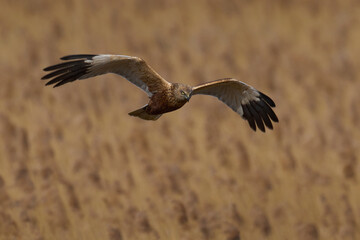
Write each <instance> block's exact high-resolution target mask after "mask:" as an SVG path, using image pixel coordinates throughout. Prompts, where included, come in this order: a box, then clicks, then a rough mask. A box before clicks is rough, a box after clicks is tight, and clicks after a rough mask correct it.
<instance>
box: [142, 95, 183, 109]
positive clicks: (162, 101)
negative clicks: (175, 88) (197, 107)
mask: <svg viewBox="0 0 360 240" xmlns="http://www.w3.org/2000/svg"><path fill="white" fill-rule="evenodd" d="M186 102H187V101H186V100H180V99H177V98H175V97H173V96H172V95H171V94H166V93H156V94H154V95H153V96H152V97H151V98H150V101H149V103H148V110H147V111H148V113H150V114H162V113H167V112H171V111H174V110H176V109H179V108H181V107H182V106H184V104H185V103H186Z"/></svg>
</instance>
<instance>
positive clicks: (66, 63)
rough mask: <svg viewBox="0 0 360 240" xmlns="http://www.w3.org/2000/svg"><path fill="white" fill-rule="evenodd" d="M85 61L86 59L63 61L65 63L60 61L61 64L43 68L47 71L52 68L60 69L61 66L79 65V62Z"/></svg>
mask: <svg viewBox="0 0 360 240" xmlns="http://www.w3.org/2000/svg"><path fill="white" fill-rule="evenodd" d="M83 62H84V60H76V61H70V62H63V63H59V64H55V65H52V66H49V67H46V68H44V69H43V70H44V71H46V72H47V71H52V70H56V69H59V68H66V67H71V66H74V65H77V64H79V63H83Z"/></svg>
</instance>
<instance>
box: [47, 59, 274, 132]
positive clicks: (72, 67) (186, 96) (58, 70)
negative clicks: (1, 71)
mask: <svg viewBox="0 0 360 240" xmlns="http://www.w3.org/2000/svg"><path fill="white" fill-rule="evenodd" d="M61 60H65V61H66V62H63V63H60V64H56V65H53V66H50V67H47V68H45V69H44V71H51V72H50V73H49V74H47V75H45V76H44V77H42V79H43V80H50V81H49V82H47V83H46V85H51V84H55V85H54V87H58V86H61V85H63V84H65V83H68V82H72V81H75V80H78V79H79V80H81V79H86V78H90V77H94V76H97V75H101V74H105V73H115V74H118V75H120V76H122V77H124V78H125V79H127V80H128V81H130V82H131V83H133V84H135V85H136V86H137V87H139V88H141V89H142V90H144V91H145V92H146V93H147V95H148V96H149V98H150V100H149V102H148V104H147V105H145V106H144V107H142V108H140V109H138V110H135V111H133V112H130V113H129V115H131V116H136V117H139V118H142V119H145V120H157V119H158V118H159V117H160V116H161V115H162V114H164V113H167V112H171V111H174V110H176V109H179V108H181V107H182V106H183V105H184V104H185V103H187V102H188V101H189V100H190V98H191V97H192V96H193V95H197V94H202V95H211V96H214V97H217V98H218V99H219V100H220V101H222V102H224V103H225V104H226V105H228V106H229V107H230V108H231V109H232V110H234V111H235V112H236V113H238V114H239V115H240V116H241V117H242V118H244V119H246V120H247V121H248V122H249V125H250V127H251V128H252V129H253V130H254V131H256V126H257V127H258V128H259V129H260V130H261V131H263V132H265V126H267V127H268V128H269V129H273V125H272V122H271V120H272V121H273V122H278V118H277V116H276V114H275V113H274V111H273V110H272V107H275V103H274V101H273V100H271V99H270V98H269V97H268V96H266V95H265V94H263V93H262V92H260V91H257V90H256V89H255V88H253V87H252V86H250V85H247V84H246V83H243V82H241V81H238V80H236V79H232V78H225V79H219V80H215V81H212V82H207V83H204V84H201V85H198V86H196V87H191V86H189V85H186V84H182V83H170V82H168V81H166V80H165V79H163V78H162V77H161V76H160V75H159V74H158V73H156V72H155V71H154V70H153V69H152V68H151V67H150V66H149V65H148V64H147V63H146V62H145V61H144V60H142V59H141V58H138V57H131V56H125V55H109V54H107V55H105V54H101V55H90V54H81V55H69V56H65V57H62V58H61ZM264 124H265V126H264Z"/></svg>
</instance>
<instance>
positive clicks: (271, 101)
mask: <svg viewBox="0 0 360 240" xmlns="http://www.w3.org/2000/svg"><path fill="white" fill-rule="evenodd" d="M259 93H260V98H262V99H264V101H265V102H267V104H269V105H270V106H271V107H276V105H275V102H274V101H273V100H272V99H271V98H270V97H269V96H267V95H266V94H264V93H262V92H259Z"/></svg>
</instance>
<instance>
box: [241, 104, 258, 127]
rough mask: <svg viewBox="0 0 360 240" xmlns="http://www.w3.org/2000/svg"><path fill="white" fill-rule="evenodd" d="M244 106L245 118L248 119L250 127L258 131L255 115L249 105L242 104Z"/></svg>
mask: <svg viewBox="0 0 360 240" xmlns="http://www.w3.org/2000/svg"><path fill="white" fill-rule="evenodd" d="M242 108H243V110H244V118H245V119H246V120H247V121H248V123H249V126H250V128H251V129H252V130H254V131H255V132H256V124H255V120H254V118H253V116H252V115H251V113H250V111H249V108H248V106H247V105H242Z"/></svg>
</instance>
